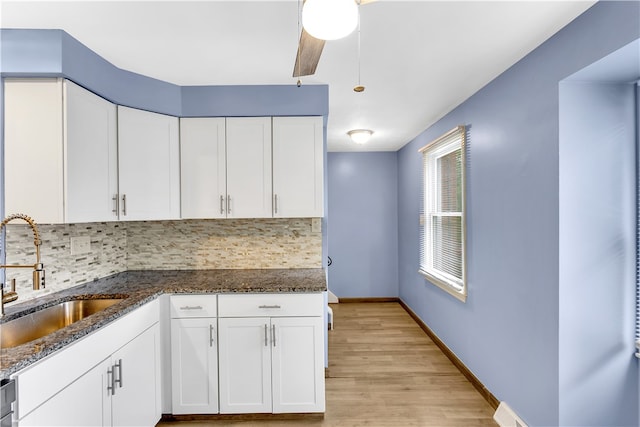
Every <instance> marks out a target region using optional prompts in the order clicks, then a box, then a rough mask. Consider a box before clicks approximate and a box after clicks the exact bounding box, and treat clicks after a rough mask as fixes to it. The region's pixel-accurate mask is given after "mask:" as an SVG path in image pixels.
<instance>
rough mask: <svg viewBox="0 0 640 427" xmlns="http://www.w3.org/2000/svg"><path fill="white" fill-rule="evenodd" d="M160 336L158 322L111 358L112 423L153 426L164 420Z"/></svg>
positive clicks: (122, 425) (117, 424)
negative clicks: (162, 418) (160, 399)
mask: <svg viewBox="0 0 640 427" xmlns="http://www.w3.org/2000/svg"><path fill="white" fill-rule="evenodd" d="M159 338H160V337H159V326H158V325H157V324H156V325H154V326H153V327H152V328H150V329H148V330H147V331H145V332H144V333H143V334H142V335H140V336H139V337H137V338H136V339H135V340H133V341H131V342H130V343H129V344H127V345H126V346H124V347H122V348H121V349H120V350H118V351H117V352H115V353H114V354H113V356H112V357H111V362H112V363H113V365H112V368H111V375H109V370H107V376H108V377H109V376H110V377H111V378H113V388H112V389H111V390H108V391H109V392H111V393H110V394H111V425H113V426H121V427H125V426H153V425H155V424H156V423H157V422H158V420H159V419H160V416H161V415H162V414H160V406H159V396H160V387H159V385H160V384H159V380H158V379H159V378H160V372H159V367H160V364H159V360H158V353H159ZM107 381H109V379H108V380H107Z"/></svg>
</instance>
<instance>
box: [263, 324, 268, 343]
mask: <svg viewBox="0 0 640 427" xmlns="http://www.w3.org/2000/svg"><path fill="white" fill-rule="evenodd" d="M268 340H269V337H267V324H266V323H265V324H264V346H265V347H268V346H269V341H268Z"/></svg>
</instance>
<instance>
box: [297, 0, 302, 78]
mask: <svg viewBox="0 0 640 427" xmlns="http://www.w3.org/2000/svg"><path fill="white" fill-rule="evenodd" d="M300 14H301V11H300V0H298V34H297V37H296V41H297V43H298V49H297V54H296V56H297V59H298V60H297V61H296V62H297V63H298V82H297V83H296V84H297V85H298V87H300V86H302V80H300V65H301V62H302V59H301V58H300V47H301V46H300V40H302V32H301V31H300Z"/></svg>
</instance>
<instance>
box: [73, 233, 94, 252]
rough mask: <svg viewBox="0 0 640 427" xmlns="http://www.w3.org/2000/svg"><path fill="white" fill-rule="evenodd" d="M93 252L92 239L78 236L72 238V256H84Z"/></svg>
mask: <svg viewBox="0 0 640 427" xmlns="http://www.w3.org/2000/svg"><path fill="white" fill-rule="evenodd" d="M89 252H91V238H90V237H89V236H78V237H72V238H71V255H82V254H88V253H89Z"/></svg>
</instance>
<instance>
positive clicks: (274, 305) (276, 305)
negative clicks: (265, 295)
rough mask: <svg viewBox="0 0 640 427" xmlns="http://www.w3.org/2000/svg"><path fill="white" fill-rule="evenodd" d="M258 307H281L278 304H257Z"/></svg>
mask: <svg viewBox="0 0 640 427" xmlns="http://www.w3.org/2000/svg"><path fill="white" fill-rule="evenodd" d="M258 308H281V307H280V306H279V305H278V304H273V305H259V306H258Z"/></svg>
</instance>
